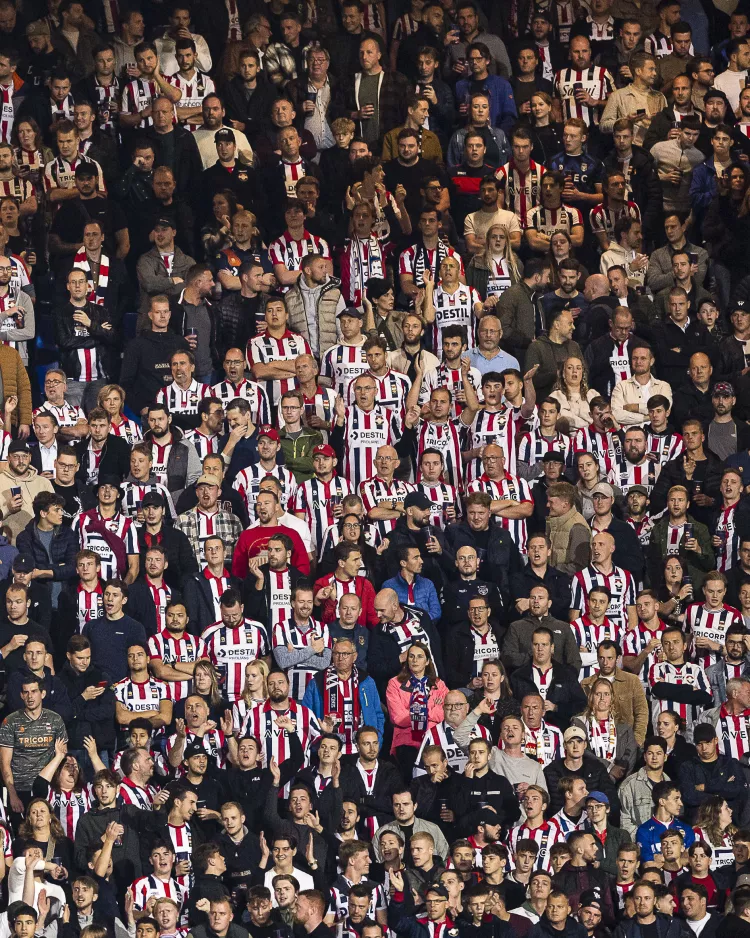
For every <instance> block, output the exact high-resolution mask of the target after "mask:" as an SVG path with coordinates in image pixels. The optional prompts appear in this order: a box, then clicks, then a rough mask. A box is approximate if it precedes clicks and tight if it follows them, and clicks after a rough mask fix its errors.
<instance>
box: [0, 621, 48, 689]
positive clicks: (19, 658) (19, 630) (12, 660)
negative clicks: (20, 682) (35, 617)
mask: <svg viewBox="0 0 750 938" xmlns="http://www.w3.org/2000/svg"><path fill="white" fill-rule="evenodd" d="M14 635H28V636H29V637H31V636H32V635H33V636H35V637H39V638H40V639H41V640H42V641H43V642H44V644H45V645H46V646H47V648H48V649H49V650H50V651H52V646H51V643H50V638H49V634H48V633H47V632H45V631H44V629H43V628H42V627H41V625H39V623H38V622H32V620H31V619H29V620H28V622H27V623H26V624H25V625H14V624H13V623H12V622H8V621H7V620H6V621H5V622H0V648H4V647H5V646H6V645H7V644H8V642H9V641H10V640H11V639H12V638H13V636H14ZM24 666H25V661H24V660H23V645H21V647H20V648H15V649H14V650H13V651H11V652H9V653H8V654H7V655H5V657H4V658H3V659H2V661H0V672H4V677H5V680H6V681H7V679H8V676H9V675H10V674H12V673H13V671H17V670H18V669H19V668H23V667H24Z"/></svg>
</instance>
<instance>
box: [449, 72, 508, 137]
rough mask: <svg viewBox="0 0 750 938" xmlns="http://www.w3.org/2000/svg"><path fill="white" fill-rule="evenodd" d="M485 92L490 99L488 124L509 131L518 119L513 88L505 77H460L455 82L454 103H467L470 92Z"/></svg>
mask: <svg viewBox="0 0 750 938" xmlns="http://www.w3.org/2000/svg"><path fill="white" fill-rule="evenodd" d="M480 91H482V92H486V93H487V95H488V96H489V99H490V124H492V126H493V127H501V128H502V129H503V130H504V131H505V133H506V134H508V133H510V131H511V129H512V127H513V125H514V124H515V123H516V120H517V119H518V111H517V110H516V102H515V99H514V97H513V88H512V87H511V84H510V82H509V81H508V80H507V78H502V77H501V76H500V75H488V76H487V77H486V78H485V79H484V80H483V81H475V80H474V79H473V78H462V79H461V81H458V82H456V104H467V105H468V104H469V101H470V99H471V96H472V94H476V93H479V92H480Z"/></svg>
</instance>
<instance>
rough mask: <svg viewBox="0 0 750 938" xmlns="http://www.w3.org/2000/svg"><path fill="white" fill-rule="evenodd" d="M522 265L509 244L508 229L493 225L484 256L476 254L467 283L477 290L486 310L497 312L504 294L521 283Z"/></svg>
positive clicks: (468, 272) (483, 252) (468, 269)
mask: <svg viewBox="0 0 750 938" xmlns="http://www.w3.org/2000/svg"><path fill="white" fill-rule="evenodd" d="M522 273H523V264H522V263H521V261H520V260H519V258H518V255H517V254H516V252H515V251H514V250H513V247H512V246H511V243H510V231H509V230H508V229H507V228H506V227H505V225H490V227H489V228H488V229H487V235H486V237H485V242H484V250H483V251H482V252H481V254H475V255H474V257H472V259H471V262H470V264H469V266H468V268H467V270H466V283H467V284H468V286H470V287H474V289H475V290H476V291H477V293H478V294H479V296H480V297H481V298H482V302H483V303H484V308H485V309H486V310H489V309H494V308H495V306H496V305H497V301H498V300H499V299H500V297H501V296H502V294H503V293H505V291H506V290H507V289H508V287H512V286H513V284H514V283H518V281H519V280H520V279H521V275H522Z"/></svg>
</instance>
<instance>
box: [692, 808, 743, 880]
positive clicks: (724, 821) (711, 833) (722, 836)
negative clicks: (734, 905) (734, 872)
mask: <svg viewBox="0 0 750 938" xmlns="http://www.w3.org/2000/svg"><path fill="white" fill-rule="evenodd" d="M693 833H694V834H695V838H696V840H703V841H705V842H706V843H707V844H709V845H710V846H711V848H712V850H713V856H712V857H711V867H710V868H711V869H712V870H716V869H719V868H720V867H723V866H731V865H732V864H733V863H734V851H733V849H732V847H733V843H734V841H733V837H734V835H735V834H736V833H737V827H736V825H735V824H734V823H733V821H732V809H731V808H730V807H729V805H728V804H727V802H726V799H725V798H724V796H723V795H709V796H708V797H707V798H706V800H705V801H704V802H703V804H702V805H701V806H700V807H699V808H698V816H697V818H696V819H695V827H694V828H693Z"/></svg>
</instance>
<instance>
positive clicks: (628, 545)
mask: <svg viewBox="0 0 750 938" xmlns="http://www.w3.org/2000/svg"><path fill="white" fill-rule="evenodd" d="M607 531H608V532H609V533H610V534H611V535H612V537H613V538H614V539H615V552H614V555H613V557H612V563H613V564H614V565H615V566H617V567H622V568H623V570H629V571H630V572H631V573H632V574H633V578H634V579H635V580H636V581H637V582H639V583H640V582H641V581H642V580H643V574H644V571H645V569H646V557H645V555H644V551H643V548H642V547H641V542H640V541H639V540H638V535H637V534H636V533H635V529H634V528H632V527H631V526H630V525H629V524H628V523H627V522H626V521H620V519H619V518H613V519H612V521H611V522H610V524H609V527H608V528H607Z"/></svg>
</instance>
